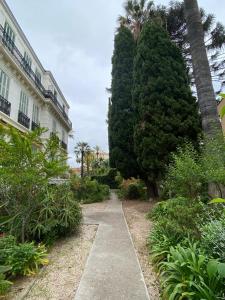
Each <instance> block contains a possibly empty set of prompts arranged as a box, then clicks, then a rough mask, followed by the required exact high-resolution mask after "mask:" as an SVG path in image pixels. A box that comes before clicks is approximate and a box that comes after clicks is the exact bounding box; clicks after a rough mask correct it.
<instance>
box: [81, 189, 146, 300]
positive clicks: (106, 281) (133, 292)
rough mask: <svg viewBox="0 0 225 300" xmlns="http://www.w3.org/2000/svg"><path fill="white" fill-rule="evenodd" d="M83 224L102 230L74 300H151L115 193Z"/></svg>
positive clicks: (87, 213) (89, 215)
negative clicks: (104, 206)
mask: <svg viewBox="0 0 225 300" xmlns="http://www.w3.org/2000/svg"><path fill="white" fill-rule="evenodd" d="M84 222H85V223H87V224H99V227H98V231H97V234H96V238H95V241H94V244H93V246H92V249H91V252H90V254H89V257H88V260H87V263H86V266H85V269H84V273H83V276H82V278H81V282H80V285H79V287H78V290H77V293H76V296H75V300H90V299H91V300H150V298H149V295H148V292H147V288H146V285H145V281H144V277H143V274H142V271H141V268H140V264H139V261H138V258H137V255H136V252H135V249H134V245H133V242H132V239H131V235H130V232H129V230H128V226H127V223H126V220H125V217H124V214H123V209H122V203H121V201H119V200H118V198H117V196H116V194H115V193H114V192H111V197H110V201H109V202H108V204H107V206H106V208H105V210H104V211H100V212H93V211H87V212H86V213H85V218H84Z"/></svg>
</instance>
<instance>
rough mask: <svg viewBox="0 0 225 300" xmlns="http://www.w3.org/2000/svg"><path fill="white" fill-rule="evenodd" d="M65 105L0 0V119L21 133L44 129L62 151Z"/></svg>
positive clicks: (67, 129)
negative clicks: (54, 135)
mask: <svg viewBox="0 0 225 300" xmlns="http://www.w3.org/2000/svg"><path fill="white" fill-rule="evenodd" d="M68 112H69V105H68V103H67V101H66V99H65V97H64V96H63V94H62V92H61V90H60V88H59V86H58V84H57V83H56V81H55V79H54V77H53V75H52V73H51V72H50V71H46V70H45V69H44V67H43V66H42V64H41V63H40V61H39V59H38V57H37V55H36V54H35V52H34V50H33V49H32V47H31V45H30V43H29V42H28V40H27V38H26V37H25V35H24V33H23V31H22V30H21V28H20V26H19V24H18V23H17V21H16V19H15V17H14V16H13V14H12V12H11V10H10V9H9V7H8V5H7V3H6V2H5V0H0V122H1V123H4V124H10V125H12V126H14V127H15V128H17V129H19V130H20V131H22V132H27V131H29V130H34V129H35V128H36V127H37V126H40V127H45V128H47V129H48V131H46V132H45V133H44V134H43V138H46V139H47V138H49V136H50V135H51V134H52V133H55V134H57V135H58V137H59V139H60V141H61V145H62V147H63V148H64V149H65V150H66V149H67V144H68V135H69V132H70V131H71V130H72V123H71V121H70V119H69V117H68Z"/></svg>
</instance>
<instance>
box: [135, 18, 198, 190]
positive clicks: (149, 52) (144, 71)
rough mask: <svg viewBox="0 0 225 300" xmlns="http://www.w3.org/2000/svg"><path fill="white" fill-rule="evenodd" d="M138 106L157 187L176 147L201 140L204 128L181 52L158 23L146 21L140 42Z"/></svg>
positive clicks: (141, 140)
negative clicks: (200, 133)
mask: <svg viewBox="0 0 225 300" xmlns="http://www.w3.org/2000/svg"><path fill="white" fill-rule="evenodd" d="M168 74H169V76H168ZM133 105H134V108H135V114H136V126H135V132H134V144H135V152H136V154H137V160H138V163H139V165H140V166H141V168H142V171H143V173H144V175H145V180H146V181H148V182H149V185H150V186H156V182H157V181H158V180H159V179H161V176H162V174H164V172H165V166H166V165H167V163H168V162H169V155H170V154H171V152H173V151H175V150H176V147H177V146H179V145H181V144H182V143H183V142H184V141H185V140H186V139H190V140H192V141H197V137H198V134H199V131H200V120H199V116H198V112H197V104H196V101H195V99H194V98H193V96H192V93H191V90H190V87H189V83H188V77H187V74H186V71H185V64H184V61H183V58H182V55H181V52H180V50H179V49H178V48H177V47H176V46H175V44H173V43H172V42H171V41H170V38H169V36H168V34H167V33H166V31H164V29H163V28H162V27H161V26H159V25H156V24H150V23H148V24H146V25H145V26H144V28H143V30H142V33H141V36H140V39H139V42H138V46H137V55H136V57H135V63H134V93H133Z"/></svg>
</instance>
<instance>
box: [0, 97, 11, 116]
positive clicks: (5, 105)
mask: <svg viewBox="0 0 225 300" xmlns="http://www.w3.org/2000/svg"><path fill="white" fill-rule="evenodd" d="M0 111H2V112H4V114H6V115H8V116H10V111H11V103H10V102H9V101H8V100H6V99H5V98H3V97H2V96H0Z"/></svg>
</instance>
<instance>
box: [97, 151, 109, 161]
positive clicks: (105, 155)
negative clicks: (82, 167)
mask: <svg viewBox="0 0 225 300" xmlns="http://www.w3.org/2000/svg"><path fill="white" fill-rule="evenodd" d="M98 158H99V159H100V158H101V159H103V160H108V159H109V153H107V152H104V151H100V152H99V153H98Z"/></svg>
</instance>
